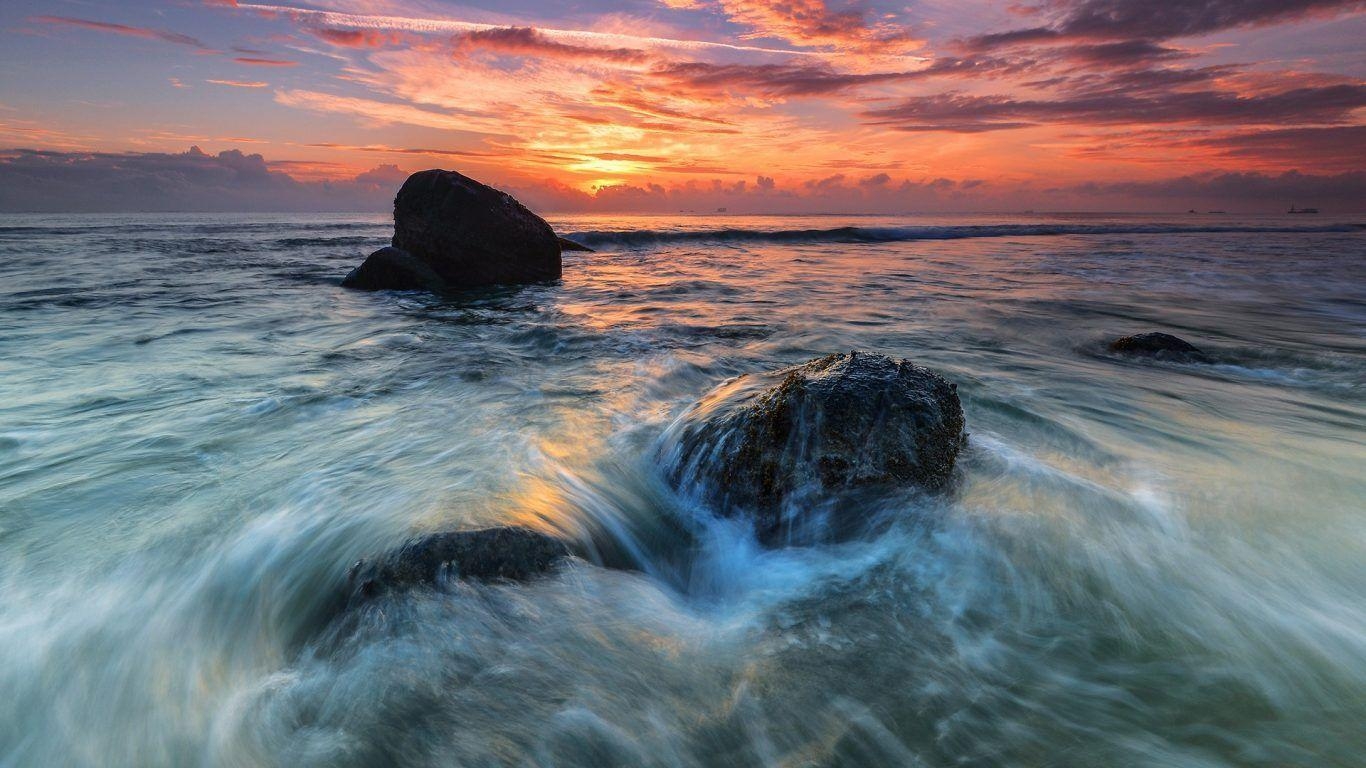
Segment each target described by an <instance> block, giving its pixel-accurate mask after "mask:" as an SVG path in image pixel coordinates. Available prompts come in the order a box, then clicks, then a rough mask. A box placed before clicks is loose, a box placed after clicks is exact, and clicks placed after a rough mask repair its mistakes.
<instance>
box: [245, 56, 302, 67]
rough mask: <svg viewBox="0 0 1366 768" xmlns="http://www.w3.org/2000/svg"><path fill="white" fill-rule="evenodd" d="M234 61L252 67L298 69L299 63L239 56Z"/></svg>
mask: <svg viewBox="0 0 1366 768" xmlns="http://www.w3.org/2000/svg"><path fill="white" fill-rule="evenodd" d="M233 61H235V62H237V63H238V64H246V65H248V66H252V67H297V66H299V62H297V61H289V60H287V59H261V58H257V57H254V56H237V57H235V58H234V59H233Z"/></svg>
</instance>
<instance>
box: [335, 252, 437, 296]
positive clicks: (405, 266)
mask: <svg viewBox="0 0 1366 768" xmlns="http://www.w3.org/2000/svg"><path fill="white" fill-rule="evenodd" d="M342 287H343V288H355V289H357V290H362V291H385V290H424V291H438V292H439V291H443V290H445V289H446V281H445V280H443V279H442V278H441V276H440V275H438V274H437V273H436V270H434V269H432V268H431V267H429V266H427V264H426V263H425V262H423V261H422V260H420V259H417V258H415V257H414V256H413V255H412V254H410V253H408V252H407V251H405V250H402V249H400V248H394V247H393V246H387V247H384V248H381V249H379V250H378V251H375V252H374V253H372V254H370V255H369V256H368V257H366V259H365V261H364V262H362V263H361V265H360V266H358V267H356V268H355V269H353V270H351V272H350V273H349V274H348V275H347V276H346V277H345V278H344V279H343V280H342Z"/></svg>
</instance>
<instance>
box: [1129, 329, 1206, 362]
mask: <svg viewBox="0 0 1366 768" xmlns="http://www.w3.org/2000/svg"><path fill="white" fill-rule="evenodd" d="M1110 351H1111V352H1120V353H1123V354H1126V355H1138V356H1144V357H1156V358H1159V359H1165V360H1176V361H1179V362H1191V363H1207V362H1210V359H1209V356H1208V355H1206V354H1205V353H1204V352H1202V351H1200V349H1199V348H1198V347H1196V346H1195V345H1193V344H1191V343H1190V342H1188V341H1186V340H1185V339H1182V338H1179V337H1177V336H1173V335H1171V334H1169V333H1138V334H1134V335H1133V336H1124V337H1121V338H1118V339H1115V340H1114V341H1112V342H1110Z"/></svg>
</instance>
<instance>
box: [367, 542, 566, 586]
mask: <svg viewBox="0 0 1366 768" xmlns="http://www.w3.org/2000/svg"><path fill="white" fill-rule="evenodd" d="M567 557H569V548H568V547H567V546H565V544H564V542H562V541H560V540H559V539H557V538H555V537H553V536H548V535H546V534H544V533H539V532H537V531H533V530H531V529H529V528H519V527H505V528H485V529H482V530H476V531H455V532H448V533H436V534H432V535H430V536H424V537H422V538H419V539H415V540H413V541H410V542H408V543H407V544H404V545H403V546H402V547H400V548H399V549H397V550H395V551H393V552H390V553H389V554H387V555H385V556H383V557H380V558H378V559H376V560H373V561H368V560H362V561H360V562H358V563H356V565H355V567H353V568H352V569H351V576H350V578H351V588H352V594H353V595H354V596H355V597H359V598H369V597H372V596H374V595H376V594H379V593H381V592H383V591H386V590H395V589H405V588H409V587H414V586H420V585H423V584H439V583H440V582H441V581H442V580H444V579H475V580H479V581H491V580H507V581H525V580H527V579H530V578H532V577H534V576H537V575H539V574H542V573H545V572H546V571H549V570H550V569H552V568H553V567H555V565H557V564H558V563H559V562H560V561H562V560H564V559H565V558H567Z"/></svg>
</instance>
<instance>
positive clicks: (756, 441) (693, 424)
mask: <svg viewBox="0 0 1366 768" xmlns="http://www.w3.org/2000/svg"><path fill="white" fill-rule="evenodd" d="M956 390H957V385H954V384H950V383H949V382H948V381H946V380H945V379H944V378H943V377H941V376H940V375H938V374H937V373H935V372H933V371H931V370H929V369H928V368H924V367H922V366H919V365H915V364H913V363H911V362H910V361H908V360H894V359H892V358H890V357H887V356H885V355H879V354H872V353H868V352H850V353H848V354H835V355H829V356H827V357H822V358H819V359H817V360H812V361H811V362H808V363H806V364H804V365H799V366H795V367H792V368H786V369H783V370H780V371H776V372H773V373H767V374H757V375H750V376H742V377H740V378H738V379H735V380H733V381H731V382H728V383H726V384H724V385H722V386H721V387H719V388H717V389H716V390H713V391H712V392H711V393H710V394H708V395H707V396H706V397H705V398H704V399H703V400H702V401H701V402H700V403H699V404H698V405H697V406H696V407H695V408H694V409H693V411H692V412H690V413H689V414H688V415H687V416H686V417H685V418H684V420H683V421H682V422H681V425H680V427H677V429H678V433H677V443H676V445H675V450H676V452H677V453H676V455H674V456H672V457H671V458H672V460H673V461H674V464H673V466H672V470H671V475H672V478H671V479H672V480H673V481H674V482H676V483H678V484H679V485H681V486H684V487H686V488H688V489H690V490H693V491H695V492H698V493H699V494H700V495H701V497H702V498H703V499H705V500H706V501H707V502H708V503H710V504H711V505H712V506H713V507H714V508H715V509H716V511H717V512H719V513H720V514H722V515H726V516H733V515H737V514H747V515H750V516H752V517H753V518H754V521H755V524H756V528H757V530H758V533H759V536H760V539H762V540H764V541H768V542H772V541H774V540H777V539H781V538H784V537H786V538H787V539H789V540H792V539H793V538H794V537H793V536H792V535H791V534H792V533H793V532H794V531H797V529H799V528H801V527H803V520H802V518H803V515H804V513H806V512H808V511H810V509H812V508H814V507H815V506H820V505H821V502H822V501H824V500H827V499H829V498H831V497H832V495H835V494H838V493H840V492H843V491H849V490H854V489H864V488H874V487H878V486H884V487H886V486H914V487H919V488H923V489H926V490H938V489H941V488H943V487H944V486H946V485H947V484H948V482H949V479H950V477H951V475H952V472H953V467H954V462H955V461H956V459H957V458H958V452H959V450H960V449H961V448H962V446H963V444H964V441H965V437H966V436H965V435H964V434H963V408H962V405H961V403H960V402H959V399H958V393H957V391H956ZM837 506H841V507H843V509H844V511H843V513H841V512H840V511H839V510H837V509H832V510H830V513H831V514H834V515H836V516H837V517H838V516H840V515H841V514H843V515H845V516H848V515H850V514H852V513H854V511H855V509H856V508H858V507H859V505H854V504H845V505H837ZM857 522H859V521H857V520H839V519H835V520H831V521H829V523H830V524H831V525H832V526H833V527H835V528H843V527H846V525H847V524H849V523H857ZM799 533H800V532H799ZM796 538H801V536H797V537H796Z"/></svg>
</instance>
